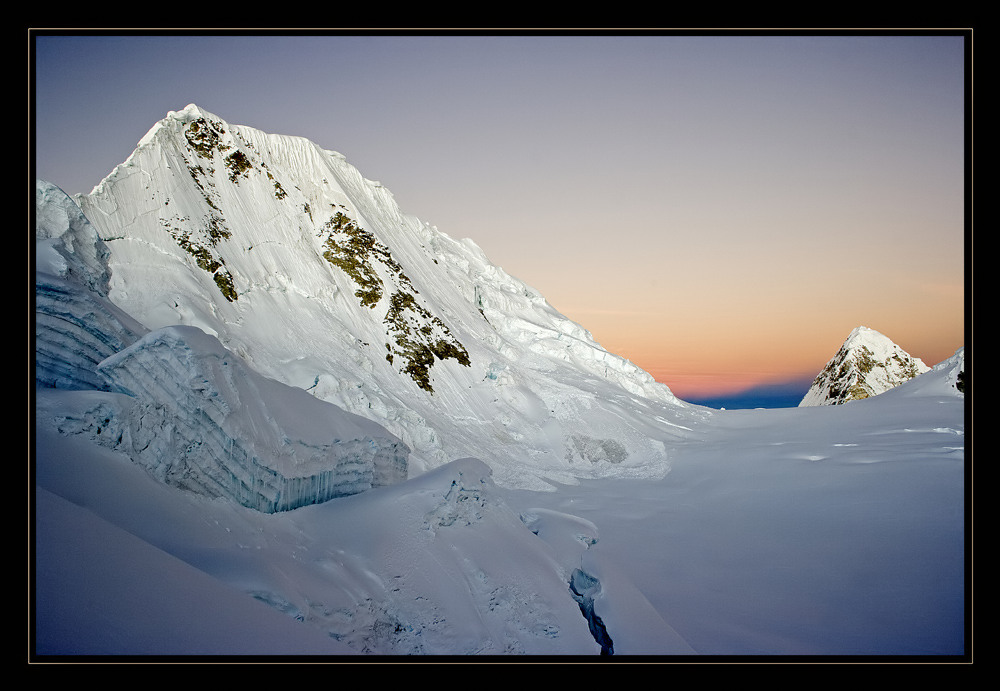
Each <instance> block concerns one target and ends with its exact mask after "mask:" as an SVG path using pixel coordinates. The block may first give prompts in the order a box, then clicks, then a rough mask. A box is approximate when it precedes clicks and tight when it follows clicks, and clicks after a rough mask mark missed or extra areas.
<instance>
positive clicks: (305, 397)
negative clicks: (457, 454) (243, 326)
mask: <svg viewBox="0 0 1000 691" xmlns="http://www.w3.org/2000/svg"><path fill="white" fill-rule="evenodd" d="M98 371H99V372H100V373H101V374H102V375H104V376H105V377H106V378H107V379H108V380H109V382H111V383H112V384H113V385H114V386H115V387H116V388H117V389H118V390H120V391H124V392H126V393H128V394H129V395H131V396H133V397H134V399H135V403H134V404H133V405H132V407H131V408H130V409H129V410H128V411H127V412H126V418H127V419H126V420H125V421H122V422H120V423H119V427H121V428H123V429H124V431H125V435H124V437H123V438H124V439H125V441H124V442H123V443H124V444H126V452H127V453H128V454H129V455H130V456H131V457H132V458H133V459H134V460H135V461H136V462H137V463H139V464H140V465H142V466H144V467H145V468H147V469H148V470H149V471H150V472H151V473H152V474H153V475H154V476H155V477H157V478H158V479H160V480H162V481H163V482H166V483H167V484H171V485H176V486H178V487H182V488H184V489H188V490H191V491H194V492H198V493H200V494H204V495H207V496H210V497H226V498H229V499H232V500H233V501H235V502H237V503H239V504H242V505H243V506H247V507H249V508H253V509H257V510H259V511H263V512H268V513H270V512H274V511H284V510H288V509H294V508H296V507H299V506H303V505H306V504H315V503H319V502H323V501H326V500H328V499H331V498H333V497H338V496H345V495H349V494H355V493H358V492H363V491H365V490H368V489H371V488H372V487H379V486H383V485H389V484H393V483H396V482H399V481H401V480H403V479H405V478H406V473H407V454H408V449H407V448H406V447H405V446H404V445H403V444H402V443H401V442H400V441H399V440H398V439H395V438H394V437H392V436H391V435H389V434H388V433H387V432H385V431H384V430H383V429H381V428H380V427H379V426H378V425H376V424H374V423H372V422H370V421H368V420H365V419H364V418H360V417H358V416H355V415H352V414H350V413H347V412H345V411H342V410H339V409H338V408H336V406H334V405H332V404H329V403H325V402H323V401H319V400H317V399H315V398H314V397H312V396H310V395H309V394H308V393H306V392H304V391H302V390H300V389H296V388H293V387H289V386H286V385H284V384H281V383H279V382H276V381H273V380H269V379H266V378H264V377H261V376H259V375H257V374H255V373H254V372H253V371H252V370H250V369H249V368H248V367H246V366H245V365H244V364H243V362H242V361H241V360H240V359H239V358H237V357H236V356H235V355H234V354H233V353H231V352H229V351H227V350H226V349H225V348H223V347H222V345H221V344H220V343H219V342H218V340H217V339H215V338H214V337H212V336H209V335H208V334H205V333H204V332H202V331H201V330H199V329H197V328H195V327H183V326H176V327H167V328H164V329H160V330H157V331H154V332H151V333H150V334H148V335H147V336H145V337H144V338H142V339H141V340H140V341H138V342H137V343H135V344H134V345H133V346H131V347H129V348H127V349H125V350H123V351H122V352H120V353H118V354H116V355H113V356H112V357H110V358H108V359H107V360H105V361H104V362H102V363H101V365H100V366H99V367H98ZM119 436H121V435H119ZM105 438H108V435H105ZM111 438H114V436H113V435H112V437H111Z"/></svg>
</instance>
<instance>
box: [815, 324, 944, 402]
mask: <svg viewBox="0 0 1000 691" xmlns="http://www.w3.org/2000/svg"><path fill="white" fill-rule="evenodd" d="M929 369H930V367H928V366H927V365H925V364H924V363H923V361H922V360H921V359H920V358H916V357H912V356H911V355H910V354H909V353H907V352H906V351H905V350H903V349H902V348H900V347H899V346H898V345H896V344H895V343H893V342H892V341H891V340H889V338H888V337H886V336H884V335H883V334H881V333H879V332H878V331H876V330H875V329H870V328H868V327H867V326H859V327H857V328H856V329H854V330H853V331H852V332H851V333H850V335H849V336H848V337H847V340H845V341H844V344H843V345H842V346H840V349H839V350H838V351H837V353H836V355H834V356H833V357H832V358H830V361H829V362H828V363H826V366H825V367H824V368H823V369H822V371H821V372H820V373H819V374H818V375H817V376H816V379H815V380H814V381H813V383H812V386H810V387H809V390H808V391H807V392H806V395H805V396H804V397H803V398H802V402H801V403H799V405H800V406H815V405H840V404H842V403H847V402H848V401H857V400H860V399H862V398H868V397H869V396H877V395H879V394H881V393H885V392H886V391H888V390H889V389H892V388H895V387H897V386H899V385H900V384H902V383H903V382H905V381H909V380H910V379H913V377H915V376H917V375H918V374H923V373H924V372H926V371H927V370H929Z"/></svg>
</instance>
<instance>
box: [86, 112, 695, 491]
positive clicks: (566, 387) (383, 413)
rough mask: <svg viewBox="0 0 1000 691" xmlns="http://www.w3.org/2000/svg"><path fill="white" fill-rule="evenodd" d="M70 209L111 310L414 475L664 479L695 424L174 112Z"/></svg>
mask: <svg viewBox="0 0 1000 691" xmlns="http://www.w3.org/2000/svg"><path fill="white" fill-rule="evenodd" d="M77 200H78V202H79V204H80V207H81V208H82V209H83V211H84V212H85V213H86V215H87V218H89V219H90V221H91V223H93V224H94V225H95V226H96V227H97V228H99V232H100V235H101V237H102V238H103V239H104V241H105V242H106V243H107V245H108V247H109V249H110V251H111V258H110V265H111V268H112V277H111V282H110V286H111V288H110V296H111V299H112V300H113V301H114V302H115V304H117V305H118V306H120V307H121V308H122V309H124V310H125V311H127V312H128V313H129V314H131V315H133V316H135V317H136V318H137V319H138V320H139V321H141V322H142V323H143V324H144V325H145V326H146V327H148V328H150V329H156V328H160V327H164V326H170V325H173V324H186V325H192V326H197V327H199V328H201V329H202V330H204V331H206V332H207V333H210V334H212V335H214V336H217V337H218V338H219V340H220V341H221V342H222V343H224V344H225V345H226V347H227V348H229V349H230V350H232V351H233V352H234V353H236V354H237V355H238V356H239V357H241V358H242V359H244V360H245V361H246V362H248V363H249V364H250V365H251V366H252V367H253V369H254V370H256V371H257V372H259V373H260V374H263V375H264V376H267V377H270V378H272V379H276V380H278V381H281V382H283V383H285V384H289V385H291V386H296V387H299V388H301V389H306V390H308V391H309V392H310V393H311V394H313V395H314V396H316V397H317V398H320V399H323V400H325V401H328V402H330V403H333V404H335V405H337V406H339V407H341V408H343V409H345V410H348V411H350V412H353V413H356V414H358V415H362V416H364V417H366V418H368V419H371V420H373V421H376V422H378V423H379V424H380V425H382V426H384V427H385V428H386V429H387V430H388V431H389V432H390V433H392V434H394V435H395V436H397V437H399V438H400V439H401V440H402V441H403V442H404V443H405V444H406V445H407V446H408V447H409V448H410V449H411V459H410V463H411V467H413V468H414V469H416V470H426V469H429V468H433V467H436V466H438V465H441V464H443V463H447V462H449V461H451V460H453V459H455V458H461V457H466V456H474V457H477V458H481V459H483V461H484V462H486V463H488V464H489V465H490V466H491V467H492V468H493V469H494V472H495V479H496V481H497V483H498V484H501V485H507V486H520V487H527V488H534V489H548V488H551V485H550V484H549V482H550V481H556V482H572V481H575V479H576V478H580V477H603V476H608V475H611V476H629V477H633V476H646V477H661V476H663V475H664V474H665V473H666V472H668V471H669V467H670V461H669V456H668V454H667V453H666V450H665V449H666V444H668V443H669V442H670V441H671V440H674V439H677V438H681V437H687V436H696V435H697V434H698V432H697V429H698V423H699V422H700V421H701V420H702V419H704V418H705V417H707V415H708V413H706V412H705V411H703V410H699V409H695V408H693V407H691V406H689V405H687V404H685V403H682V402H681V401H678V400H677V399H676V398H675V397H674V396H673V394H672V393H671V392H670V390H669V389H668V388H667V387H666V386H664V385H663V384H659V383H657V382H656V381H654V379H653V378H652V376H650V375H649V374H648V373H646V372H644V371H642V370H641V369H640V368H638V367H636V366H635V365H634V364H633V363H631V362H629V361H628V360H625V359H624V358H621V357H619V356H617V355H613V354H611V353H609V352H607V351H606V350H605V349H604V348H602V347H601V346H600V345H599V344H598V343H596V342H595V341H594V339H593V338H592V336H591V334H590V333H588V332H587V331H586V330H585V329H584V328H583V327H581V326H580V325H579V324H576V323H574V322H572V321H571V320H570V319H568V318H566V317H565V316H564V315H562V314H560V313H559V312H558V311H557V310H556V309H554V308H553V307H552V306H551V305H549V304H548V303H547V302H546V301H545V299H544V298H543V297H542V296H541V295H539V294H538V292H537V291H535V290H533V289H532V288H530V287H529V286H527V285H526V284H524V283H523V282H521V281H519V280H517V279H516V278H513V277H511V276H509V275H508V274H507V273H505V272H504V271H503V270H502V269H501V268H499V267H497V266H495V265H493V264H492V263H491V262H490V261H489V260H488V259H487V258H486V256H485V255H484V253H483V252H482V250H481V249H480V248H479V247H477V246H476V245H475V243H474V242H472V241H471V240H461V241H459V240H455V239H452V238H451V237H450V236H448V235H446V234H445V233H442V232H440V231H439V230H438V229H437V228H435V227H433V226H431V225H429V224H427V223H425V222H423V221H421V220H419V219H417V218H414V217H412V216H407V215H406V214H404V213H402V212H401V211H400V209H399V208H398V206H397V205H396V202H395V201H394V199H393V197H392V195H391V193H390V192H389V191H388V190H386V189H385V188H384V187H383V186H382V185H381V184H380V183H378V182H374V181H371V180H368V179H366V178H364V177H363V176H362V175H361V174H360V173H359V171H358V170H357V169H355V168H354V167H353V166H351V165H350V164H349V163H348V162H347V160H346V159H345V157H344V156H343V155H341V154H339V153H336V152H332V151H327V150H324V149H322V148H320V147H319V146H317V145H316V144H314V143H312V142H310V141H308V140H306V139H303V138H300V137H292V136H287V135H272V134H266V133H264V132H261V131H259V130H256V129H253V128H251V127H246V126H242V125H233V124H230V123H228V122H226V121H224V120H222V119H221V118H219V117H218V116H216V115H213V114H211V113H207V112H205V111H204V110H202V109H200V108H198V107H197V106H194V105H191V106H188V107H187V108H185V109H184V110H182V111H178V112H172V113H170V114H169V115H168V116H167V117H166V118H165V119H164V120H162V121H161V122H159V123H157V124H156V125H155V126H154V127H153V128H152V129H151V130H150V131H149V133H148V134H147V135H146V136H145V137H143V139H142V140H141V141H140V142H139V145H138V148H137V149H136V150H135V152H134V153H133V154H132V155H131V156H130V157H129V159H128V160H127V161H126V162H125V163H123V164H122V165H120V166H118V167H117V168H116V169H115V170H114V171H113V172H112V173H111V174H110V175H109V176H108V177H107V178H106V179H105V180H104V181H102V182H101V184H99V185H98V186H97V187H95V188H94V190H93V191H92V192H91V193H90V194H88V195H83V196H80V197H77ZM527 251H530V248H528V250H527Z"/></svg>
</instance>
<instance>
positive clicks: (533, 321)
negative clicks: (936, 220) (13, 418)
mask: <svg viewBox="0 0 1000 691" xmlns="http://www.w3.org/2000/svg"><path fill="white" fill-rule="evenodd" d="M35 220H36V228H35V302H34V306H35V322H34V324H33V326H34V335H35V350H34V357H35V359H34V364H35V387H34V390H33V399H34V400H33V403H34V411H33V412H34V439H33V445H32V452H33V458H32V466H31V467H32V471H33V496H32V520H33V526H32V527H33V537H34V544H33V548H34V552H33V557H34V563H33V570H32V576H33V583H32V602H31V605H32V614H33V619H32V624H33V627H32V634H33V639H32V641H31V653H32V656H33V658H35V659H40V660H48V659H61V658H62V656H74V657H77V656H192V657H198V658H199V659H207V658H206V657H205V656H209V657H211V658H214V657H215V656H223V657H226V658H229V657H231V656H232V657H237V658H239V657H240V656H269V657H270V656H282V657H284V656H308V658H309V659H316V657H315V656H338V655H355V656H356V655H375V656H412V655H419V656H462V658H463V659H471V658H470V657H469V656H511V655H530V656H536V658H537V659H541V658H543V657H544V658H548V657H552V658H555V659H560V660H562V659H568V658H569V657H573V658H576V657H578V656H579V657H584V656H586V657H590V656H599V655H611V656H614V657H615V658H618V657H622V656H626V657H630V656H632V657H634V656H655V657H656V658H657V659H661V658H662V659H667V660H674V659H679V658H687V657H689V656H690V657H695V658H698V659H709V660H710V659H714V658H715V657H716V656H727V658H728V657H729V656H748V659H750V658H751V657H752V658H753V659H759V658H758V656H793V657H796V658H800V657H801V656H809V657H811V656H861V657H863V658H864V659H869V660H870V659H881V658H882V657H883V656H892V657H894V658H895V657H897V656H905V657H907V658H911V656H933V657H934V659H949V660H950V659H962V658H963V657H964V656H966V655H968V654H969V644H970V641H969V640H967V635H968V632H969V630H970V628H969V621H968V620H967V612H968V609H967V605H968V602H969V600H970V593H968V592H967V590H966V588H967V584H969V583H970V582H971V579H970V577H969V574H968V573H967V572H966V565H967V564H968V563H969V560H968V556H969V555H968V553H967V547H968V538H969V536H968V534H967V526H968V509H969V506H968V496H969V490H970V487H971V485H970V483H969V476H970V470H969V469H968V466H967V463H966V455H965V436H966V418H967V415H968V410H967V405H966V401H965V396H966V390H967V388H968V386H970V383H969V382H968V380H967V379H966V378H965V362H964V357H965V353H964V349H960V350H959V351H958V352H956V353H955V355H954V356H953V357H952V358H949V359H948V360H946V361H945V362H942V363H940V364H938V365H937V366H936V367H934V368H932V369H930V370H928V371H925V372H923V373H921V374H919V375H918V376H915V377H913V378H912V379H909V380H908V381H905V382H904V383H902V384H899V385H898V386H895V387H894V388H891V389H890V390H888V391H885V392H884V393H880V394H878V395H871V396H869V397H868V398H864V399H862V400H854V401H849V402H847V403H845V404H843V405H823V406H801V407H798V408H787V409H772V410H739V411H719V410H713V409H709V408H705V407H701V406H696V405H692V404H689V403H686V402H684V401H680V400H678V399H677V398H676V397H675V396H674V395H673V394H672V393H671V392H670V390H669V389H668V388H667V387H666V386H664V385H662V384H658V383H657V382H655V381H654V380H653V379H652V377H651V376H650V375H649V374H648V373H646V372H643V371H642V370H639V369H638V368H637V367H635V366H634V365H633V364H632V363H630V362H628V361H627V360H625V359H623V358H620V357H618V356H616V355H613V354H611V353H608V352H607V351H605V350H604V349H603V348H602V347H601V346H600V345H599V344H597V343H596V342H594V341H593V339H592V338H591V336H590V334H589V333H588V332H587V331H586V330H585V329H583V327H581V326H580V325H578V324H575V323H573V322H572V321H570V320H569V319H567V318H566V317H565V316H563V315H561V314H560V313H558V312H557V311H556V310H555V309H554V308H552V307H551V306H550V305H548V304H547V303H546V302H545V300H544V298H542V297H541V296H539V295H538V294H537V293H536V292H535V291H533V290H532V289H531V288H530V287H529V286H527V285H525V284H523V283H522V282H520V281H518V280H517V279H514V278H512V277H510V276H508V275H507V274H505V273H504V272H503V271H502V270H501V269H499V268H498V267H495V266H493V265H492V264H490V263H489V261H488V260H487V259H486V257H485V256H484V255H483V253H482V252H481V251H480V250H479V249H478V248H477V247H476V246H475V245H474V244H473V243H472V242H471V241H455V240H452V239H451V238H450V237H448V236H447V235H444V234H443V233H440V232H439V231H437V229H435V228H433V227H431V226H428V225H427V224H424V223H422V222H420V221H419V220H417V219H414V218H412V217H408V216H405V215H403V214H402V213H401V212H400V211H399V209H398V208H397V207H396V205H395V203H394V202H393V201H392V197H391V195H390V194H389V193H388V191H386V190H385V189H384V188H382V187H381V185H379V184H378V183H373V182H371V181H368V180H365V179H364V178H362V177H361V176H360V174H359V173H358V172H357V171H356V170H355V169H353V168H352V167H351V166H349V165H348V164H347V163H346V161H345V160H344V159H343V157H342V156H340V155H339V154H336V153H333V152H329V151H324V150H322V149H320V148H319V147H317V146H316V145H314V144H312V143H311V142H307V141H306V140H302V139H298V138H294V137H280V136H274V135H265V134H264V133H261V132H258V131H256V130H253V129H251V128H248V127H242V126H233V125H229V124H228V123H226V122H224V121H222V120H221V119H218V118H217V117H216V116H213V115H211V114H209V113H205V112H204V111H202V110H200V109H198V108H197V107H196V106H189V107H188V108H186V109H184V110H183V111H179V112H174V113H171V114H169V115H168V117H167V118H166V119H164V120H163V121H161V122H160V123H158V124H157V126H155V127H154V128H153V129H151V130H150V132H149V134H147V135H146V137H144V138H143V140H142V141H141V142H140V144H139V147H138V148H137V149H136V152H135V153H134V154H133V155H132V156H131V157H130V158H129V159H128V160H127V161H126V162H125V163H123V164H122V165H121V166H118V168H116V169H115V171H113V172H112V174H111V175H109V176H108V178H106V179H105V180H104V181H103V182H102V183H101V184H100V185H98V186H97V187H96V188H95V189H94V191H93V192H92V193H91V194H90V195H84V196H82V197H78V198H77V199H76V200H75V201H74V200H71V199H69V198H68V197H67V196H66V195H65V194H63V193H62V191H61V190H58V188H55V187H53V186H52V185H50V184H48V183H45V182H43V181H38V183H37V184H36V219H35ZM102 659H104V658H102Z"/></svg>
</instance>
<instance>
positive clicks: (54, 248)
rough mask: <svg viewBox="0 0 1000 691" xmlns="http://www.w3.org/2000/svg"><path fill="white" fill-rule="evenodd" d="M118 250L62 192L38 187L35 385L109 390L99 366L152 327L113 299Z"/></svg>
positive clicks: (40, 183)
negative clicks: (113, 253) (113, 256)
mask: <svg viewBox="0 0 1000 691" xmlns="http://www.w3.org/2000/svg"><path fill="white" fill-rule="evenodd" d="M109 255H110V253H109V251H108V249H107V246H106V245H105V244H104V242H103V241H102V240H101V239H100V238H99V237H98V236H97V232H96V230H94V228H93V226H91V224H90V223H89V222H88V221H87V219H86V217H85V216H84V215H83V213H82V212H81V211H80V209H79V207H78V206H77V205H76V204H75V203H74V202H73V201H72V200H71V199H70V198H69V197H68V196H67V195H66V193H65V192H63V191H62V190H60V189H59V188H58V187H56V186H54V185H52V184H50V183H47V182H43V181H41V180H39V181H36V184H35V296H34V298H35V305H34V307H35V351H34V353H35V381H36V384H37V385H39V386H44V387H52V388H58V389H83V390H86V389H98V390H109V384H108V382H107V381H106V380H104V379H103V378H102V377H101V376H99V375H98V374H97V371H96V368H97V365H98V363H100V362H101V361H102V360H104V359H105V358H107V357H109V356H111V355H113V354H114V353H116V352H118V351H119V350H121V349H123V348H125V347H127V346H129V345H131V344H132V343H134V342H135V341H136V340H137V339H138V338H139V337H140V336H142V335H143V334H144V333H146V329H145V327H143V326H142V325H141V324H139V323H138V322H137V321H135V320H134V319H132V317H130V316H129V315H128V314H126V313H125V312H124V311H123V310H121V309H119V308H118V307H116V306H115V305H114V304H112V303H111V301H109V300H108V299H107V291H108V282H109V280H110V276H111V274H110V270H109V269H108V265H107V261H108V257H109Z"/></svg>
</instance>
